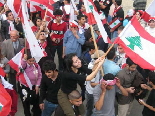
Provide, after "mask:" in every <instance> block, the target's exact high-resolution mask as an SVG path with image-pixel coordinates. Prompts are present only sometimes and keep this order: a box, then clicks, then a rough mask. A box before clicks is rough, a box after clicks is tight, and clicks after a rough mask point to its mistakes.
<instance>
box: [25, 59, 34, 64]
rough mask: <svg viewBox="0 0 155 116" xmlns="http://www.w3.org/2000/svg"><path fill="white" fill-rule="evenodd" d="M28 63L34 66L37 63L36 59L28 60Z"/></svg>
mask: <svg viewBox="0 0 155 116" xmlns="http://www.w3.org/2000/svg"><path fill="white" fill-rule="evenodd" d="M27 63H28V64H29V65H33V64H34V63H35V59H34V58H30V59H28V60H27Z"/></svg>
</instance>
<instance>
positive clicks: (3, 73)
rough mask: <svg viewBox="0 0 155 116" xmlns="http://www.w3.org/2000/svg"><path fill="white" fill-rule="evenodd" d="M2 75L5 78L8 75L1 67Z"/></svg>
mask: <svg viewBox="0 0 155 116" xmlns="http://www.w3.org/2000/svg"><path fill="white" fill-rule="evenodd" d="M0 75H2V76H3V77H5V75H6V73H5V72H4V69H3V68H2V67H0Z"/></svg>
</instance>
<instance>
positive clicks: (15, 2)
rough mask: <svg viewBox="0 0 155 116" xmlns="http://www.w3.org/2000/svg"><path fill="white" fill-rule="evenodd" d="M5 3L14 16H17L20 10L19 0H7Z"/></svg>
mask: <svg viewBox="0 0 155 116" xmlns="http://www.w3.org/2000/svg"><path fill="white" fill-rule="evenodd" d="M6 4H7V6H8V7H9V9H10V10H11V11H12V13H13V15H14V17H15V18H16V17H18V16H19V14H20V10H21V0H7V2H6Z"/></svg>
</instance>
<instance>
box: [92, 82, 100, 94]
mask: <svg viewBox="0 0 155 116" xmlns="http://www.w3.org/2000/svg"><path fill="white" fill-rule="evenodd" d="M93 91H94V92H93V93H94V94H95V93H100V92H101V85H100V84H99V85H96V86H95V87H94V90H93Z"/></svg>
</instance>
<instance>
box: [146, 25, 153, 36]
mask: <svg viewBox="0 0 155 116" xmlns="http://www.w3.org/2000/svg"><path fill="white" fill-rule="evenodd" d="M145 30H146V31H147V32H148V33H149V34H150V35H151V36H153V37H155V28H150V26H148V27H146V28H145Z"/></svg>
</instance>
